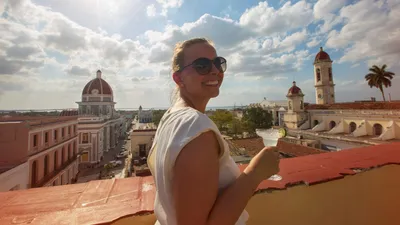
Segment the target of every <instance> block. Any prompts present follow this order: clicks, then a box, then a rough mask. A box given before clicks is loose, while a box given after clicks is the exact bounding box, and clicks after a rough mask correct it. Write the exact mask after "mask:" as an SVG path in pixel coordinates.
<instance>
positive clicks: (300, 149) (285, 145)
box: [277, 139, 326, 157]
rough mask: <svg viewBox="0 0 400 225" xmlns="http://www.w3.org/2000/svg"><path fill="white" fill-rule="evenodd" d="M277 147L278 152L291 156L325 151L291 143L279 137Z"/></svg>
mask: <svg viewBox="0 0 400 225" xmlns="http://www.w3.org/2000/svg"><path fill="white" fill-rule="evenodd" d="M277 147H278V149H279V151H280V152H282V153H283V154H285V155H289V156H291V157H298V156H306V155H313V154H321V153H326V151H321V150H319V149H316V148H311V147H308V146H304V145H298V144H293V143H290V142H287V141H285V140H282V139H279V141H278V144H277Z"/></svg>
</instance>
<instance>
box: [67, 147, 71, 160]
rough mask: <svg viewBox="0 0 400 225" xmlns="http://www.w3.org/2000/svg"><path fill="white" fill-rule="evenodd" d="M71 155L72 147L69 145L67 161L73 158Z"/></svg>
mask: <svg viewBox="0 0 400 225" xmlns="http://www.w3.org/2000/svg"><path fill="white" fill-rule="evenodd" d="M70 153H71V145H68V150H67V160H68V159H69V157H71V155H70Z"/></svg>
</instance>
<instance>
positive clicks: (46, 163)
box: [43, 155, 49, 176]
mask: <svg viewBox="0 0 400 225" xmlns="http://www.w3.org/2000/svg"><path fill="white" fill-rule="evenodd" d="M48 172H49V156H48V155H46V156H45V157H44V167H43V175H44V176H46V175H47V173H48Z"/></svg>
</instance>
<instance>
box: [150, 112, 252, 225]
mask: <svg viewBox="0 0 400 225" xmlns="http://www.w3.org/2000/svg"><path fill="white" fill-rule="evenodd" d="M210 130H212V131H214V132H215V133H216V134H217V137H218V141H219V143H220V147H221V150H223V151H221V156H220V159H219V180H218V187H219V190H221V189H223V188H225V187H227V186H228V185H229V184H231V183H232V182H233V181H235V179H236V178H237V177H238V176H239V175H240V170H239V168H238V166H237V165H236V163H235V162H234V161H233V159H232V158H231V157H230V154H229V147H228V144H227V143H226V141H225V140H224V139H223V137H222V135H221V133H220V132H219V130H218V128H217V126H216V125H215V124H214V122H213V121H212V120H211V119H210V118H208V116H207V115H205V114H203V113H201V112H199V111H197V110H195V109H193V108H190V107H187V108H181V109H177V110H176V111H172V112H170V110H168V111H167V112H166V113H165V114H164V116H163V117H162V119H161V121H160V124H159V127H158V128H157V132H156V136H155V138H154V142H153V146H152V148H151V150H150V153H149V157H148V160H147V161H148V162H147V163H148V166H149V168H150V171H151V173H152V175H153V177H154V181H155V185H156V199H155V203H154V213H155V215H156V217H157V222H156V223H155V224H156V225H176V224H177V223H176V216H175V209H174V204H173V199H172V185H171V184H172V177H173V166H174V164H175V160H176V158H177V156H178V154H179V152H180V151H181V150H182V148H183V147H184V146H185V145H186V144H188V143H189V142H190V141H192V140H193V139H194V138H196V137H198V136H199V135H200V134H202V133H204V132H206V131H210ZM248 217H249V215H248V213H247V212H246V211H245V210H244V211H243V212H242V214H241V215H240V217H239V219H238V221H237V222H236V225H243V224H246V221H247V219H248Z"/></svg>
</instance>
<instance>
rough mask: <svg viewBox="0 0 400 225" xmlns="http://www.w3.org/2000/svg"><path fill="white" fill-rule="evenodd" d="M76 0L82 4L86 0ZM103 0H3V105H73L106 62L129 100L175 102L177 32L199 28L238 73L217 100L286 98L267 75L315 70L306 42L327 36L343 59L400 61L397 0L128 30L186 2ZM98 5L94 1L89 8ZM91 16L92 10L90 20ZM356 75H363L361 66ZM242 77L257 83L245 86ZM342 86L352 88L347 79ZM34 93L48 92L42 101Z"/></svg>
mask: <svg viewBox="0 0 400 225" xmlns="http://www.w3.org/2000/svg"><path fill="white" fill-rule="evenodd" d="M96 1H97V0H96ZM71 2H73V4H75V5H76V4H78V3H79V2H81V1H78V0H71ZM97 2H100V3H99V4H98V5H96V4H95V1H94V0H88V1H84V2H82V3H81V5H80V6H81V7H79V9H76V11H74V10H73V9H72V8H71V6H69V5H68V4H66V3H65V2H51V4H50V3H49V4H47V5H49V6H51V8H49V7H43V6H40V5H37V4H33V3H32V2H31V1H30V0H16V1H7V4H3V5H1V7H4V12H3V14H2V17H1V18H0V36H1V37H2V38H1V40H0V46H2V47H1V48H0V68H1V70H0V90H2V91H1V94H0V95H1V99H0V105H2V106H6V107H9V108H21V106H23V107H22V108H24V107H25V108H46V107H47V106H45V105H51V106H52V107H55V108H57V107H61V108H62V107H66V106H67V105H68V107H75V106H76V105H75V103H74V102H75V101H77V100H79V99H80V93H81V89H82V87H83V86H84V85H85V84H86V82H88V81H89V80H90V79H92V78H93V77H95V71H96V70H97V69H101V70H102V72H103V77H104V78H105V79H106V80H107V81H108V82H109V83H110V85H111V86H112V87H113V88H114V93H115V95H116V96H115V97H116V100H117V101H119V104H121V105H125V106H126V105H130V104H133V103H132V102H142V101H143V99H146V100H148V101H149V102H151V104H152V105H153V106H154V105H158V106H162V105H165V104H168V102H169V101H168V96H169V95H168V93H170V89H171V87H172V86H173V82H171V70H170V60H171V57H172V51H173V47H174V45H175V43H177V42H180V41H183V40H186V39H189V38H193V37H199V36H202V37H207V38H210V39H212V40H213V42H214V43H215V46H216V49H217V51H218V54H219V55H222V56H224V57H225V58H227V60H228V70H227V72H226V76H228V77H229V76H231V77H232V78H233V79H231V82H230V83H229V80H230V79H227V82H228V85H224V86H223V89H224V91H223V92H222V95H221V98H218V100H215V101H213V104H222V105H226V104H231V102H232V101H233V99H237V100H238V101H243V103H248V102H251V101H256V100H257V96H259V97H263V96H265V95H266V94H268V95H271V96H272V97H274V96H275V97H274V98H276V99H282V98H284V94H282V93H285V92H286V91H287V88H288V87H286V86H284V87H282V86H279V87H277V86H276V85H275V86H274V85H271V84H268V85H269V86H268V85H267V86H268V87H267V86H265V85H264V84H263V82H264V81H265V79H264V78H270V79H269V80H270V81H271V82H275V83H281V84H283V83H285V82H286V81H287V78H288V77H290V76H291V75H292V74H295V73H305V74H309V73H310V72H309V71H305V72H304V71H303V69H304V68H308V67H305V63H309V62H310V60H311V59H312V57H313V56H314V52H313V50H311V49H308V48H314V47H316V46H318V45H319V44H321V45H325V48H326V49H327V51H328V52H329V53H331V56H332V52H335V53H336V54H338V55H339V60H335V62H339V63H344V62H351V64H352V65H354V66H356V65H364V64H365V63H366V64H367V65H372V64H382V63H386V64H388V65H389V68H390V69H391V70H392V69H396V66H397V67H398V62H399V61H400V58H399V57H400V54H399V53H400V49H399V47H398V46H399V45H398V44H397V42H398V41H397V40H399V39H400V30H399V28H398V24H399V23H400V21H399V17H398V16H397V15H399V13H400V8H399V7H400V6H399V2H398V1H397V0H381V1H374V0H363V1H357V2H353V1H346V0H336V1H332V0H320V1H305V0H300V1H297V2H291V1H287V2H285V3H282V4H279V6H278V7H273V6H271V5H269V4H268V2H266V1H264V2H259V3H258V4H256V5H255V6H252V7H250V8H248V9H246V10H244V12H243V13H242V15H240V16H239V19H237V20H235V19H232V18H230V17H229V16H226V15H225V14H226V13H225V14H224V13H219V14H218V15H223V17H220V16H216V15H211V14H204V15H202V16H200V17H199V18H198V19H194V20H192V21H186V22H184V23H182V24H180V25H176V24H173V23H170V22H169V23H167V25H166V26H165V27H164V28H163V29H158V30H157V29H149V30H147V31H144V32H143V33H141V34H140V35H138V36H137V37H135V36H131V37H130V38H129V36H127V35H126V34H125V35H123V34H122V33H123V32H122V33H115V32H116V31H118V30H121V31H124V30H123V29H122V28H121V27H123V25H124V23H129V22H128V20H124V19H125V18H128V17H129V18H131V17H135V16H136V17H140V16H143V18H141V20H143V21H145V20H146V19H147V21H150V20H152V21H157V20H160V19H165V18H164V17H160V16H159V15H163V16H168V15H172V14H171V13H172V12H173V11H175V10H176V9H178V8H180V7H182V5H183V4H184V2H183V1H182V0H157V1H155V2H153V3H152V4H150V5H149V3H146V2H142V1H140V2H139V1H138V2H136V1H128V0H121V1H118V2H109V1H103V0H101V1H97ZM92 3H93V4H92ZM94 6H96V7H95V8H94V9H95V10H91V7H94ZM64 8H65V9H64ZM75 8H76V7H75ZM0 9H2V8H0ZM55 9H57V10H55ZM228 9H229V10H232V11H233V10H235V9H233V8H231V7H228ZM139 12H140V13H139ZM236 13H237V12H236ZM237 14H239V13H237ZM146 15H147V16H146ZM86 17H90V18H91V19H89V20H85V18H86ZM147 17H152V18H147ZM93 18H97V19H98V18H102V21H103V22H104V21H106V22H104V27H103V26H99V24H100V23H94V22H93V21H96V19H93ZM99 21H100V20H99ZM129 21H130V20H129ZM143 23H144V22H143ZM102 25H103V24H102ZM110 27H112V28H113V29H110ZM216 31H217V32H216ZM377 34H380V35H377ZM395 72H396V71H395ZM311 74H312V72H311ZM357 76H358V77H359V78H360V77H361V78H360V79H359V80H362V79H363V78H362V77H363V74H358V75H357ZM335 80H336V78H335ZM349 80H351V81H352V82H353V80H356V78H351V79H348V80H347V81H346V80H340V79H337V81H338V83H337V84H338V85H339V86H343V87H344V86H346V87H347V86H349V85H355V84H358V83H357V82H356V83H351V82H350V81H349ZM359 80H358V81H359ZM311 81H312V82H313V80H311ZM235 82H237V83H235ZM288 82H289V81H288ZM312 82H311V83H310V84H303V83H302V82H299V85H305V86H304V87H303V86H302V89H303V91H308V92H307V95H309V96H311V95H313V94H312V93H313V86H312ZM244 83H246V84H248V85H250V86H251V88H247V89H246V88H243V84H244ZM290 85H291V84H290V82H289V84H288V86H290ZM362 85H364V86H365V84H360V88H361V86H362ZM6 86H7V88H5V87H6ZM355 87H356V86H355ZM357 87H358V86H357ZM239 89H240V90H239ZM357 90H359V89H357ZM341 91H342V93H345V92H346V88H345V89H342V90H341ZM371 93H372V92H371ZM368 94H369V92H368ZM378 94H379V93H378ZM157 95H158V96H163V97H165V99H163V98H160V97H157ZM249 95H251V96H250V97H249ZM360 95H361V94H359V95H358V96H360ZM26 96H29V97H26ZM49 96H52V98H55V99H65V102H66V101H68V103H63V101H59V100H52V99H50V98H49ZM243 96H244V97H243ZM279 96H281V97H279ZM337 96H338V98H339V97H340V95H337ZM343 96H344V95H343ZM392 96H393V94H392ZM311 97H312V96H311ZM312 98H313V97H312ZM312 98H311V99H312ZM35 99H46V101H42V102H40V103H38V104H36V103H34V102H37V101H34V100H35ZM149 99H151V100H149ZM35 104H36V105H35ZM135 104H136V103H135ZM17 106H19V107H17Z"/></svg>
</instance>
